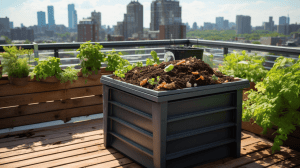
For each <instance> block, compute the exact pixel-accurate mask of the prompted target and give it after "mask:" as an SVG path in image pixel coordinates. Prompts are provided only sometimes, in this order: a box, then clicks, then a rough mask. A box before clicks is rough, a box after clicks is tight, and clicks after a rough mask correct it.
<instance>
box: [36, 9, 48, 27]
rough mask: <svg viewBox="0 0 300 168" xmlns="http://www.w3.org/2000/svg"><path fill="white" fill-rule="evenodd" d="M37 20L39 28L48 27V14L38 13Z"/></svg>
mask: <svg viewBox="0 0 300 168" xmlns="http://www.w3.org/2000/svg"><path fill="white" fill-rule="evenodd" d="M37 20H38V26H39V27H45V26H46V14H45V12H43V11H39V12H37Z"/></svg>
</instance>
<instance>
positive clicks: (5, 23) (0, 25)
mask: <svg viewBox="0 0 300 168" xmlns="http://www.w3.org/2000/svg"><path fill="white" fill-rule="evenodd" d="M8 31H9V18H8V17H5V18H0V32H8Z"/></svg>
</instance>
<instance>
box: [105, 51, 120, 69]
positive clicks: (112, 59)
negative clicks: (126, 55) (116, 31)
mask: <svg viewBox="0 0 300 168" xmlns="http://www.w3.org/2000/svg"><path fill="white" fill-rule="evenodd" d="M120 55H122V53H121V52H119V53H117V52H116V51H115V50H112V51H110V52H107V57H106V59H105V61H106V62H107V67H106V68H105V70H107V71H115V70H116V68H117V66H118V65H119V63H120V62H121V60H122V59H123V58H121V56H120Z"/></svg>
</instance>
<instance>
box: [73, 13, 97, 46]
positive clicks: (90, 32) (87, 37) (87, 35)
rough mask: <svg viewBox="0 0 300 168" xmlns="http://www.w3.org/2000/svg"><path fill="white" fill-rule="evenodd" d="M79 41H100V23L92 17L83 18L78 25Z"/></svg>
mask: <svg viewBox="0 0 300 168" xmlns="http://www.w3.org/2000/svg"><path fill="white" fill-rule="evenodd" d="M77 26H78V28H77V36H78V37H77V41H78V42H86V41H92V42H97V41H99V29H100V27H99V26H98V24H97V23H96V22H95V21H94V20H92V19H83V20H81V21H80V22H79V24H78V25H77Z"/></svg>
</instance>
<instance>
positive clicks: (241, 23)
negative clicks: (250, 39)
mask: <svg viewBox="0 0 300 168" xmlns="http://www.w3.org/2000/svg"><path fill="white" fill-rule="evenodd" d="M250 33H251V17H250V16H244V15H236V34H250Z"/></svg>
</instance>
